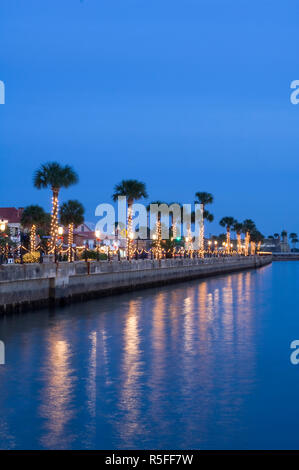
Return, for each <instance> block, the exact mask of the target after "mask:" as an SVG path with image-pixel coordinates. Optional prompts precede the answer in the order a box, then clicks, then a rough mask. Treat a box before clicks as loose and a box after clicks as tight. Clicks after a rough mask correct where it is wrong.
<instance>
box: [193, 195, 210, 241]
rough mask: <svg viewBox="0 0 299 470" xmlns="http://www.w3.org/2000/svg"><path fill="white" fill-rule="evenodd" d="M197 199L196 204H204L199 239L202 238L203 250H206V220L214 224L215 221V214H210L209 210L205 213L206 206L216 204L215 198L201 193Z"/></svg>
mask: <svg viewBox="0 0 299 470" xmlns="http://www.w3.org/2000/svg"><path fill="white" fill-rule="evenodd" d="M195 197H196V201H195V204H202V209H203V223H202V227H201V228H200V235H199V238H200V246H201V250H204V239H205V227H204V219H206V220H208V221H209V222H212V221H213V220H214V216H213V214H210V212H209V211H207V210H206V211H205V206H206V205H207V204H212V203H213V202H214V196H213V195H212V194H211V193H207V192H200V191H199V192H197V193H195ZM205 216H206V217H205Z"/></svg>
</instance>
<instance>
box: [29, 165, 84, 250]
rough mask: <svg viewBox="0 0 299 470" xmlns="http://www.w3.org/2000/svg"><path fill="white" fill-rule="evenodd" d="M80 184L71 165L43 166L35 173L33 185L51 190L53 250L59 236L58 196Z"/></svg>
mask: <svg viewBox="0 0 299 470" xmlns="http://www.w3.org/2000/svg"><path fill="white" fill-rule="evenodd" d="M77 182H78V175H77V173H76V172H75V171H74V170H73V168H72V167H71V166H69V165H65V166H62V165H60V164H59V163H57V162H50V163H45V164H44V165H41V167H40V168H39V169H38V170H37V171H36V172H35V174H34V178H33V183H34V186H35V187H36V188H37V189H42V188H49V187H50V188H51V190H52V194H53V197H52V215H51V233H50V235H51V249H52V250H54V249H55V247H56V242H57V236H58V196H59V191H60V189H61V188H68V187H69V186H71V185H72V184H76V183H77Z"/></svg>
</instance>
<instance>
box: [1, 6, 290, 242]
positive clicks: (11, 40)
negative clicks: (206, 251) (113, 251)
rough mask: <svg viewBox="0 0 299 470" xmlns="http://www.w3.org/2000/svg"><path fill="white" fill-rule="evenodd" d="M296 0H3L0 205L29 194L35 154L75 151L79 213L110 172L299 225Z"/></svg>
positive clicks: (103, 192)
mask: <svg viewBox="0 0 299 470" xmlns="http://www.w3.org/2000/svg"><path fill="white" fill-rule="evenodd" d="M298 13H299V6H298V1H296V0H285V1H284V2H281V1H280V0H272V1H267V0H250V1H247V0H238V1H236V0H233V1H232V0H227V1H226V0H184V1H182V0H150V1H145V0H109V1H107V0H84V1H80V0H63V1H62V0H43V1H42V2H41V1H40V0H26V1H21V0H18V1H16V0H2V2H1V6H0V41H1V52H0V80H3V81H4V82H5V85H6V104H5V105H4V106H2V105H1V106H0V155H1V164H0V170H1V185H0V196H1V198H0V201H1V202H0V205H1V206H25V205H28V204H32V203H38V204H41V205H43V206H44V207H45V209H47V210H49V209H50V198H49V193H48V191H47V190H42V191H37V190H35V189H34V188H33V187H32V174H33V172H34V170H35V169H36V168H37V167H38V166H39V165H40V163H43V162H46V161H51V160H57V161H60V162H61V163H70V164H72V165H73V166H74V168H75V169H76V170H77V172H78V173H79V176H80V183H79V184H78V185H77V186H74V187H72V188H70V189H68V190H66V191H62V193H61V200H67V199H74V198H77V199H79V200H81V201H82V202H83V204H84V205H85V207H86V213H87V216H86V218H87V220H94V215H93V214H94V210H95V207H96V206H97V204H99V203H101V202H110V200H111V194H112V192H113V187H114V185H115V184H116V183H117V182H119V181H120V180H121V179H123V178H137V179H140V180H142V181H144V182H145V183H146V185H147V188H148V192H149V195H150V200H156V199H161V200H166V201H173V200H176V201H181V202H183V203H189V202H192V201H193V200H194V193H195V192H196V191H209V192H212V193H213V194H214V196H215V203H214V205H213V206H212V207H211V211H212V212H213V213H214V215H215V219H216V222H215V223H213V224H211V225H210V226H209V227H208V229H207V232H213V231H215V232H216V231H217V232H218V231H219V230H221V231H223V229H220V228H219V225H218V222H219V219H220V218H221V217H222V216H225V215H232V216H234V217H236V218H237V219H240V220H243V219H245V218H252V219H254V220H255V221H256V223H257V225H258V227H259V228H260V230H261V231H262V232H263V233H264V234H266V235H268V234H270V233H273V232H276V231H280V230H281V229H283V228H286V229H287V230H289V231H297V232H299V211H298V208H297V206H298V191H299V185H298V181H299V178H298V176H299V163H298V157H299V138H298V137H299V105H297V106H294V105H292V104H291V103H290V93H291V90H290V83H291V81H292V80H296V79H299V54H298V43H299V29H298V21H297V20H298V18H299V15H298Z"/></svg>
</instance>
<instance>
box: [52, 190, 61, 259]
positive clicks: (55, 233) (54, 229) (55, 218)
mask: <svg viewBox="0 0 299 470" xmlns="http://www.w3.org/2000/svg"><path fill="white" fill-rule="evenodd" d="M58 211H59V204H58V191H56V190H53V197H52V217H51V231H50V235H51V245H50V248H51V250H53V249H55V247H56V243H57V237H58Z"/></svg>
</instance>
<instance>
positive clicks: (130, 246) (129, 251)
mask: <svg viewBox="0 0 299 470" xmlns="http://www.w3.org/2000/svg"><path fill="white" fill-rule="evenodd" d="M132 205H133V201H128V224H127V225H128V226H127V258H128V259H129V260H130V259H132V256H133V239H132V236H133V233H132Z"/></svg>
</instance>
